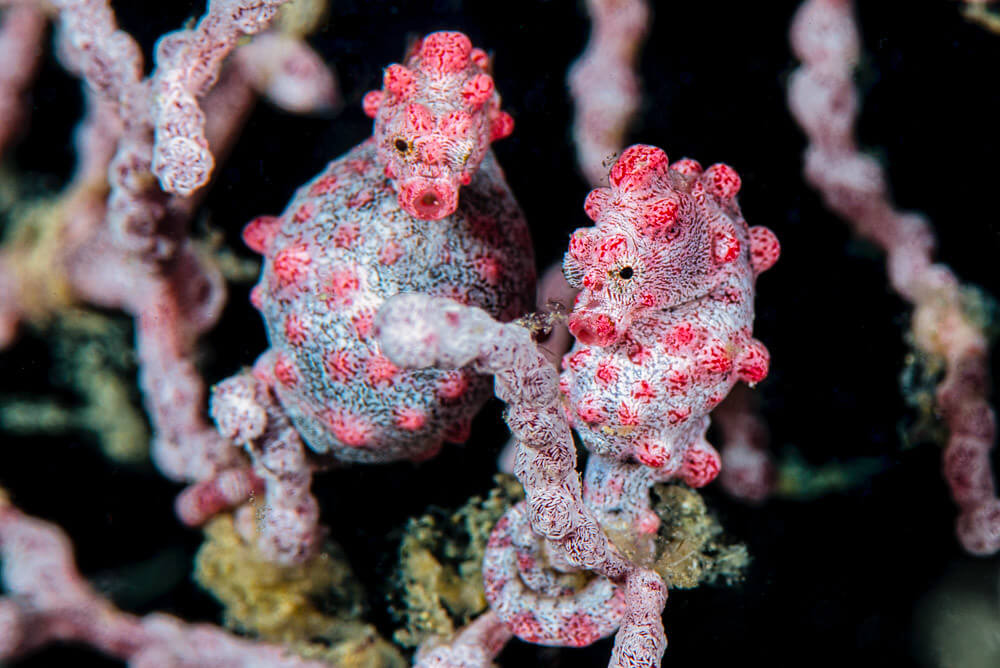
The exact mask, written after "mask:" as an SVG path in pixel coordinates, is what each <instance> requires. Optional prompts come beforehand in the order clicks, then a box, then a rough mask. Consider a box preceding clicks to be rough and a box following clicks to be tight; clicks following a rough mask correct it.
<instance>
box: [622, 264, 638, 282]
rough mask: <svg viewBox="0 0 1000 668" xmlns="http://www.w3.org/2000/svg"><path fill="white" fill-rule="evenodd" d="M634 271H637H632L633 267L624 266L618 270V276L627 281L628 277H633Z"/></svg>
mask: <svg viewBox="0 0 1000 668" xmlns="http://www.w3.org/2000/svg"><path fill="white" fill-rule="evenodd" d="M633 273H635V272H633V271H632V267H622V269H621V271H619V272H618V276H619V277H620V278H623V279H625V280H626V281H627V280H628V279H630V278H632V274H633Z"/></svg>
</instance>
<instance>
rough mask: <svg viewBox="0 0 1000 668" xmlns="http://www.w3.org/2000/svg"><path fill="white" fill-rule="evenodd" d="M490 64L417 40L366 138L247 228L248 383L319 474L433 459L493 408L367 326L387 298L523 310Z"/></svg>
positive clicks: (458, 40)
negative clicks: (261, 330) (251, 343)
mask: <svg viewBox="0 0 1000 668" xmlns="http://www.w3.org/2000/svg"><path fill="white" fill-rule="evenodd" d="M487 64H488V63H487V60H486V56H485V54H484V53H483V52H482V51H481V50H479V49H473V48H472V46H471V44H470V43H469V40H468V38H467V37H465V36H464V35H462V34H460V33H434V34H431V35H428V36H427V37H426V38H424V39H423V40H422V41H421V42H419V43H418V44H417V46H415V47H414V50H413V52H412V53H411V55H410V56H409V58H408V60H407V64H406V66H402V65H390V66H389V67H388V68H387V69H386V72H385V86H384V89H383V90H381V91H376V92H373V93H369V95H368V96H367V97H366V98H365V107H366V110H367V111H368V112H369V113H371V114H373V115H375V116H376V121H375V133H374V136H373V138H372V139H370V140H368V141H366V142H364V143H363V144H361V145H359V146H358V147H356V148H355V149H353V150H351V151H350V152H348V153H347V154H346V155H344V156H343V157H341V158H339V159H337V160H335V161H334V162H332V163H331V164H330V165H329V166H328V167H327V168H326V169H325V170H324V171H323V173H321V174H320V175H319V176H317V177H316V178H315V179H314V180H313V181H312V182H311V183H309V184H306V185H305V186H304V187H303V188H302V189H300V190H299V192H298V193H297V194H296V196H295V197H294V198H293V199H292V201H291V203H290V204H289V206H288V208H287V209H286V211H285V213H284V214H283V215H282V216H280V217H269V216H265V217H261V218H258V219H256V220H254V221H253V222H251V223H250V224H249V225H248V226H247V227H246V229H245V230H244V233H243V236H244V239H245V241H246V242H247V244H248V245H249V246H250V247H251V248H252V249H254V250H255V251H257V252H259V253H261V254H263V255H264V258H265V262H264V268H263V272H262V276H261V281H260V283H259V284H258V285H257V286H256V287H255V288H254V290H253V293H252V299H253V302H254V305H255V306H256V307H257V308H258V309H259V310H260V311H261V313H262V314H263V316H264V320H265V323H266V326H267V332H268V338H269V340H270V343H271V348H270V349H269V350H268V351H267V352H266V353H264V355H263V356H262V357H261V358H260V360H259V361H258V363H257V369H258V371H259V370H262V369H263V370H264V371H260V372H255V374H256V376H257V377H258V379H260V378H264V377H265V376H266V377H268V378H269V379H271V380H269V381H268V382H269V384H270V386H271V390H270V391H271V392H273V394H274V396H275V397H276V398H277V400H278V401H279V402H280V404H281V407H282V408H283V410H284V412H285V413H286V414H287V415H288V417H289V418H290V419H291V421H292V423H293V424H294V425H295V427H296V428H297V429H298V431H299V433H300V434H301V435H302V438H303V439H304V440H305V442H306V443H307V444H308V445H309V447H310V448H311V449H312V450H314V451H315V452H317V453H321V454H323V455H324V459H325V460H327V461H329V462H362V463H381V462H390V461H398V460H414V461H416V460H421V459H425V458H427V457H431V456H433V455H434V454H435V453H436V452H437V451H438V450H439V449H440V447H441V445H442V443H443V442H445V441H449V442H456V443H461V442H464V441H465V440H466V438H467V436H468V430H469V425H470V422H471V420H472V418H473V416H474V415H475V414H476V412H477V411H478V410H479V408H480V407H481V406H482V404H483V402H484V401H485V400H486V399H487V398H488V396H489V386H488V379H486V378H484V377H482V376H479V375H477V374H475V373H474V372H472V371H471V370H470V369H454V370H450V371H433V370H420V371H406V370H403V369H400V368H398V367H397V366H396V365H395V364H393V363H392V362H391V361H390V360H389V359H387V358H386V357H385V356H384V355H383V354H382V351H381V349H380V347H379V344H378V342H377V341H376V339H375V338H374V336H373V325H372V322H373V318H374V316H375V313H376V311H377V310H378V308H379V306H381V304H382V302H383V301H384V300H385V299H386V298H388V297H391V296H392V295H394V294H396V293H398V292H401V291H404V290H405V291H420V292H424V293H428V294H432V295H441V296H447V297H449V298H452V299H456V300H458V301H461V302H463V303H469V304H474V305H477V306H480V307H482V308H484V309H486V310H487V311H488V312H489V313H490V314H491V315H492V316H493V317H496V318H498V319H500V320H504V321H506V320H511V319H513V318H515V317H517V316H519V315H521V314H522V313H524V312H526V311H528V310H530V304H531V295H532V292H533V288H534V280H535V278H534V261H533V257H532V250H531V241H530V237H529V234H528V230H527V226H526V224H525V222H524V219H523V216H522V214H521V212H520V209H519V207H518V205H517V202H516V201H515V200H514V197H513V195H512V194H511V192H510V190H509V188H508V187H507V185H506V183H505V181H504V177H503V173H502V172H501V170H500V168H499V166H498V165H497V163H496V160H495V159H494V157H493V154H492V152H491V151H490V149H489V144H490V142H491V141H492V140H494V139H497V138H499V137H503V136H506V135H507V134H509V132H510V130H511V121H510V117H509V116H508V115H507V114H505V113H503V112H501V111H499V96H498V95H497V94H496V92H495V91H494V89H493V82H492V79H491V78H490V76H489V75H488V74H486V73H485V71H484V68H485V67H486V65H487ZM460 187H461V194H460V195H459V188H460ZM216 399H217V401H220V400H222V399H223V397H220V396H217V398H216ZM214 410H215V412H216V413H217V414H228V410H229V409H228V408H226V407H224V406H221V405H220V406H217V407H216V408H215V409H214ZM220 427H223V425H221V424H220ZM223 430H224V431H226V432H227V434H228V432H233V433H234V434H236V433H239V432H241V431H243V427H242V426H234V427H232V428H223ZM240 442H245V441H240ZM304 461H305V460H304V458H303V462H304ZM258 473H259V474H260V475H261V476H262V477H264V478H267V477H268V476H267V474H266V472H260V471H258ZM268 498H269V499H270V498H271V492H270V490H269V492H268ZM265 534H266V532H265ZM263 538H264V540H265V541H266V540H269V539H270V538H275V537H274V536H271V537H270V538H269V537H268V536H266V535H265V536H264V537H263Z"/></svg>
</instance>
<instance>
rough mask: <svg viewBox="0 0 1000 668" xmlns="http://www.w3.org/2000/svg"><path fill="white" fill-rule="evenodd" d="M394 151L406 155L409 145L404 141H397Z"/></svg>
mask: <svg viewBox="0 0 1000 668" xmlns="http://www.w3.org/2000/svg"><path fill="white" fill-rule="evenodd" d="M396 150H397V151H399V152H400V153H406V152H407V151H408V150H410V145H409V144H408V143H407V142H406V140H405V139H397V140H396Z"/></svg>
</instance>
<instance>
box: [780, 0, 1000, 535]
mask: <svg viewBox="0 0 1000 668" xmlns="http://www.w3.org/2000/svg"><path fill="white" fill-rule="evenodd" d="M791 42H792V47H793V49H794V50H795V53H796V55H797V56H798V57H799V59H800V60H801V61H802V63H803V65H802V67H800V68H799V69H798V70H796V71H795V73H794V74H793V75H792V78H791V82H790V85H789V93H788V96H789V97H788V99H789V107H790V108H791V111H792V114H793V115H794V116H795V118H796V119H797V120H798V122H799V124H800V125H801V126H802V128H803V130H804V131H805V133H806V135H807V136H808V137H809V142H810V144H809V147H808V149H807V150H806V155H805V174H806V178H807V180H808V181H809V182H810V183H811V184H812V185H813V186H814V187H815V188H817V189H818V190H819V191H820V193H821V194H822V195H823V198H824V200H825V202H826V204H827V206H829V207H830V208H831V209H832V210H833V211H835V212H837V213H838V214H839V215H841V216H842V217H843V218H844V219H845V220H847V222H848V223H849V224H850V225H851V226H852V228H853V229H854V231H855V232H856V233H857V234H859V235H860V236H862V237H864V238H866V239H868V240H869V241H872V242H873V243H875V244H876V245H878V246H879V247H880V248H881V249H882V250H884V251H885V252H886V254H887V265H888V273H889V281H890V283H891V284H892V287H893V288H894V289H895V290H896V292H898V293H899V294H900V295H901V296H902V297H903V298H904V299H906V300H907V301H908V302H910V303H911V304H912V305H913V307H914V312H913V320H912V326H913V332H914V335H915V336H914V338H915V341H916V345H917V346H918V348H920V349H921V350H922V351H924V352H925V353H928V354H931V355H935V356H939V357H942V358H943V359H944V360H945V364H946V373H945V378H944V381H943V382H942V383H941V385H940V386H939V387H938V389H937V393H936V398H937V404H938V409H939V410H940V412H941V415H942V417H943V418H944V421H945V423H946V424H947V426H948V429H949V432H950V435H949V438H948V445H947V447H946V448H945V452H944V475H945V479H946V480H947V481H948V484H949V486H950V488H951V491H952V496H953V497H954V498H955V501H956V503H957V504H958V506H959V510H960V515H959V518H958V524H957V532H958V537H959V540H960V541H961V543H962V545H963V546H964V547H965V549H966V550H968V551H969V552H972V553H973V554H992V553H994V552H996V551H997V550H998V549H1000V499H998V498H997V495H996V486H995V484H994V480H993V473H992V471H991V469H990V459H989V453H990V450H991V449H992V447H993V440H994V436H995V415H994V412H993V409H992V407H991V406H990V404H989V403H988V401H987V382H986V379H987V370H988V367H989V364H988V346H987V341H986V337H985V334H984V332H983V331H982V328H981V327H980V326H979V325H978V324H977V323H975V322H974V321H973V319H972V318H970V316H969V315H968V314H967V313H966V312H965V310H964V309H963V305H962V303H963V299H962V286H961V284H960V283H959V281H958V279H957V278H956V276H955V275H954V273H952V271H951V270H950V269H949V268H948V267H946V266H945V265H943V264H934V263H933V261H932V253H933V250H934V244H935V241H934V233H933V230H932V229H931V227H930V225H929V224H928V222H927V221H926V220H925V219H924V218H923V217H922V216H920V215H918V214H914V213H906V212H901V211H899V210H897V209H896V208H895V207H894V205H893V203H892V201H891V199H890V196H889V192H888V186H887V185H886V178H885V172H884V170H883V169H882V167H881V166H880V165H879V164H878V162H876V161H875V159H873V158H871V157H869V156H866V155H863V154H862V153H860V152H859V151H858V147H857V143H856V141H855V139H854V123H855V119H856V116H857V110H858V106H859V103H858V95H857V91H856V90H855V88H854V85H853V82H852V79H851V76H852V73H853V71H854V67H855V66H856V64H857V62H858V58H859V55H860V39H859V36H858V32H857V28H856V26H855V22H854V18H853V16H852V5H851V3H850V2H849V1H848V0H809V1H808V2H806V3H805V4H803V6H802V7H801V8H800V9H799V12H798V14H797V15H796V17H795V20H794V23H793V24H792V29H791Z"/></svg>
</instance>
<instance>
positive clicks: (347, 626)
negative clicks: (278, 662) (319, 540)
mask: <svg viewBox="0 0 1000 668" xmlns="http://www.w3.org/2000/svg"><path fill="white" fill-rule="evenodd" d="M205 538H206V540H205V543H204V544H203V545H202V547H201V549H200V550H199V551H198V556H197V558H196V560H195V579H196V580H197V581H198V583H199V584H200V585H201V586H202V587H204V588H205V589H207V590H208V591H210V592H211V593H212V595H213V596H215V597H216V598H217V599H218V600H219V601H220V602H221V603H222V605H223V606H224V607H225V616H224V621H225V624H226V626H228V627H230V628H232V629H235V630H238V631H240V632H243V633H248V634H251V635H254V636H256V637H259V638H262V639H264V640H268V641H271V642H280V643H283V644H285V645H287V646H288V647H289V649H291V650H292V651H294V652H296V653H298V654H300V655H302V656H304V657H307V658H312V659H320V660H324V661H329V662H331V663H332V664H333V665H336V666H344V667H347V668H395V667H396V666H400V667H402V666H405V665H406V662H405V661H404V660H403V658H402V656H401V655H400V654H399V652H398V650H396V648H395V647H393V646H392V645H391V644H390V643H388V642H386V641H385V640H384V639H382V638H381V637H380V636H379V635H378V632H377V631H376V630H375V629H374V627H372V626H371V625H369V624H365V623H364V622H362V621H360V619H359V617H360V614H361V609H362V604H361V600H362V592H361V590H360V587H359V586H358V585H357V583H356V582H355V581H354V580H353V575H352V573H351V570H350V567H349V566H348V565H347V561H346V559H345V557H344V555H343V553H342V552H341V551H340V549H339V548H338V547H337V546H335V545H333V544H332V543H328V544H327V545H326V547H325V549H324V551H323V552H321V553H320V555H319V556H318V557H316V558H315V559H313V560H311V561H310V562H308V563H306V564H302V565H300V566H290V567H285V566H279V565H276V564H273V563H271V562H268V561H266V560H264V559H263V558H262V557H261V556H260V555H259V553H258V552H257V550H256V548H255V547H254V546H253V545H251V544H249V543H247V542H246V541H244V540H243V538H242V537H241V536H240V535H239V534H238V533H237V531H236V528H235V526H234V523H233V519H232V517H231V516H229V515H225V516H220V517H218V518H216V519H214V520H212V522H211V523H209V524H208V525H207V526H206V527H205ZM329 610H337V613H332V612H330V611H329Z"/></svg>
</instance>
